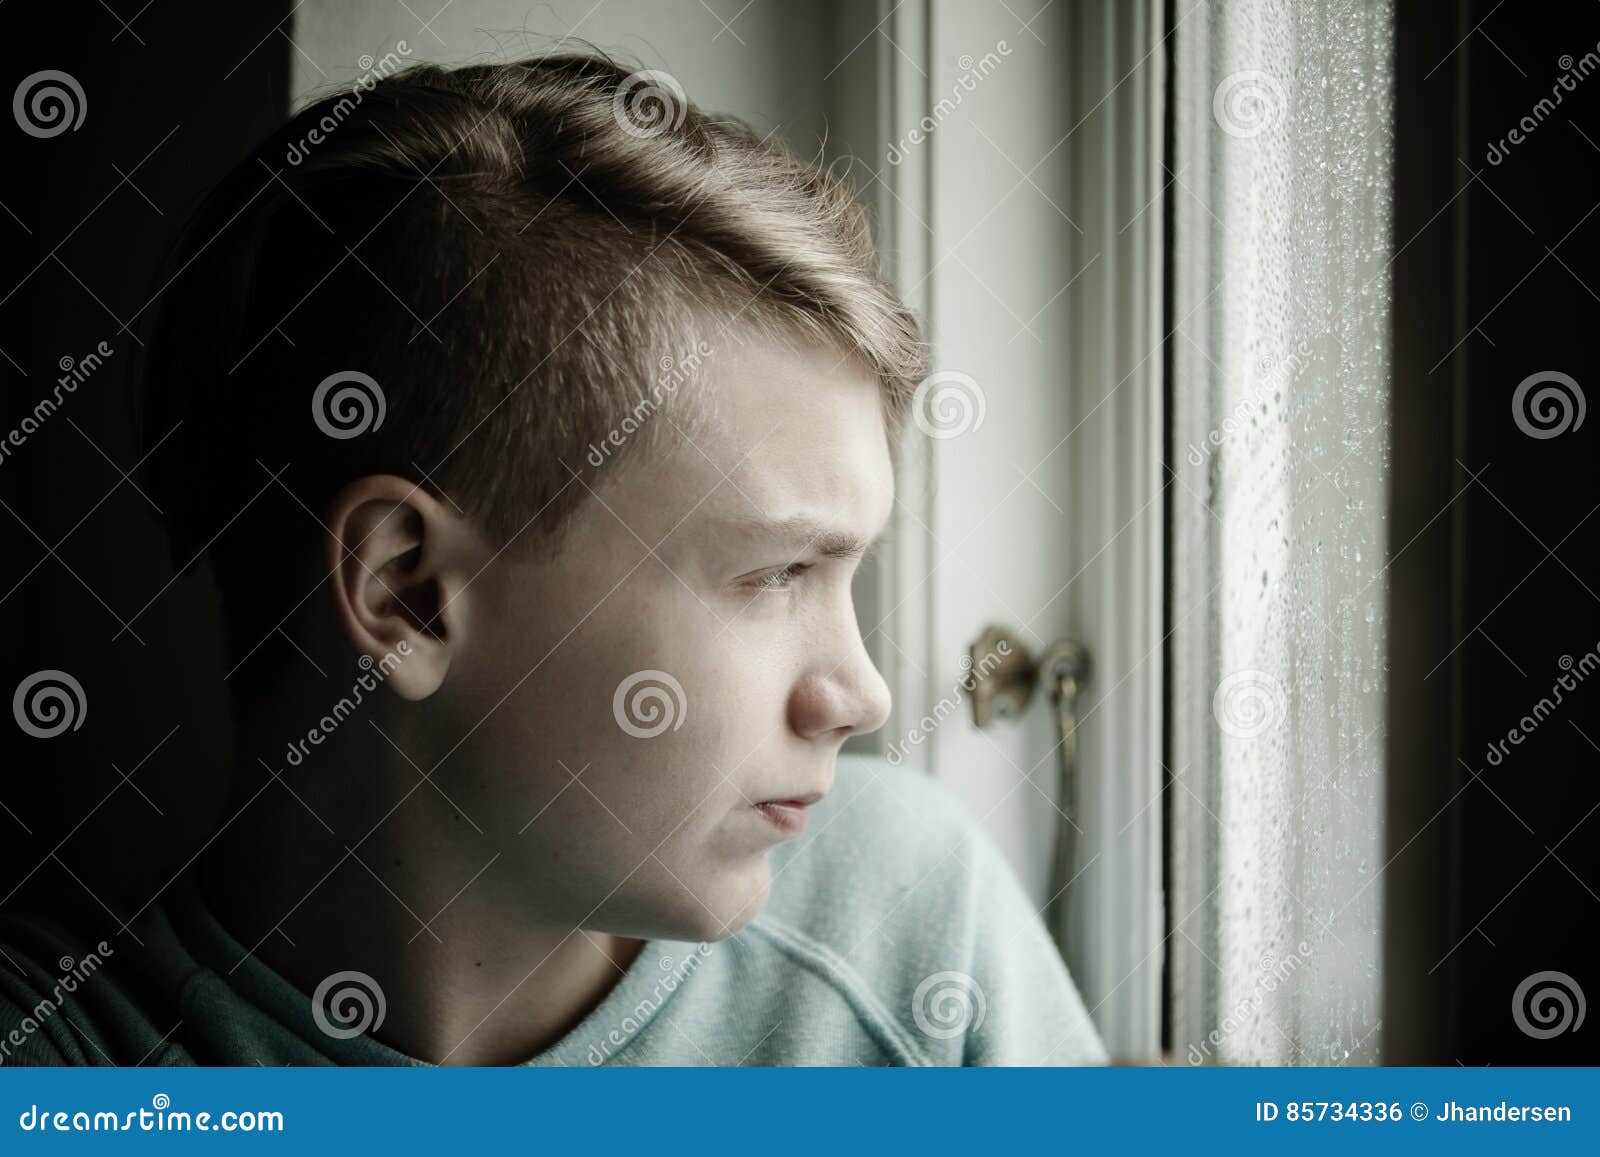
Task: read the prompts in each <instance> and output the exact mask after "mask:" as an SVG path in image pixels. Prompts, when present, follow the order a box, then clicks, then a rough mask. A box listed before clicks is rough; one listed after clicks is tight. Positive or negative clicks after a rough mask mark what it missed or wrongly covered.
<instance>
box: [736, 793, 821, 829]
mask: <svg viewBox="0 0 1600 1157" xmlns="http://www.w3.org/2000/svg"><path fill="white" fill-rule="evenodd" d="M822 794H823V793H822V792H820V791H814V792H811V793H810V794H808V795H802V796H797V797H795V798H793V799H769V800H763V801H762V802H761V803H758V804H755V805H753V810H755V811H756V812H757V813H759V814H760V815H761V816H762V817H764V818H765V819H766V820H767V822H768V823H770V824H772V826H773V827H775V828H777V829H778V830H779V831H781V832H783V833H785V834H786V835H791V836H797V835H799V834H800V833H801V832H803V831H805V830H806V818H807V815H808V813H809V812H810V810H811V805H812V804H814V803H816V802H817V801H818V800H820V799H821V798H822Z"/></svg>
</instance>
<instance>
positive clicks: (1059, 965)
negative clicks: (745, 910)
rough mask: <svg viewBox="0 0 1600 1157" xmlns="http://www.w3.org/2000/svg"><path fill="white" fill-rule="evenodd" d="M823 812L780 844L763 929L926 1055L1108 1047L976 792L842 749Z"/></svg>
mask: <svg viewBox="0 0 1600 1157" xmlns="http://www.w3.org/2000/svg"><path fill="white" fill-rule="evenodd" d="M812 813H813V814H812V815H811V817H810V823H809V824H808V829H809V830H808V831H807V833H806V835H805V836H804V837H802V838H800V839H797V840H794V841H792V842H791V843H789V844H786V845H783V846H781V847H779V848H777V849H774V851H773V853H772V860H771V863H772V870H773V885H772V894H771V897H770V899H769V901H768V904H767V907H766V909H765V910H764V911H763V912H762V913H761V915H760V916H758V917H757V918H756V919H755V920H753V921H752V922H751V924H750V928H751V929H752V930H754V931H756V932H757V933H758V934H760V935H763V936H765V937H766V938H767V939H768V940H769V941H771V942H772V943H773V944H774V945H775V946H776V947H777V948H778V949H779V950H780V951H782V952H784V953H785V954H786V955H787V956H789V957H790V958H791V959H792V960H793V961H795V962H796V963H798V964H800V965H801V966H802V967H805V968H807V969H808V970H809V971H812V972H814V973H817V974H820V975H824V976H827V977H828V978H829V979H830V981H831V982H832V983H833V984H834V985H835V986H836V987H837V988H839V989H841V990H848V991H847V993H846V995H847V998H848V999H850V1000H851V1002H852V1003H853V1004H855V1005H856V1006H857V1009H858V1013H861V1014H862V1015H864V1016H865V1017H875V1018H876V1019H878V1020H879V1022H880V1023H883V1024H887V1025H888V1026H889V1028H890V1030H892V1035H894V1036H896V1037H898V1038H899V1039H900V1041H901V1042H902V1044H903V1045H904V1050H903V1051H906V1052H908V1053H909V1054H910V1055H913V1056H917V1057H921V1058H922V1059H923V1061H924V1063H933V1064H1027V1065H1061V1064H1085V1063H1087V1064H1095V1063H1103V1061H1104V1060H1105V1051H1104V1048H1103V1046H1102V1045H1101V1043H1100V1040H1099V1037H1098V1034H1097V1033H1096V1031H1095V1028H1094V1026H1093V1024H1092V1022H1091V1020H1090V1017H1089V1015H1088V1013H1087V1010H1086V1009H1085V1008H1084V1005H1083V1002H1082V1000H1081V998H1080V997H1079V995H1078V992H1077V990H1076V987H1075V986H1074V985H1073V983H1072V979H1071V977H1070V976H1069V975H1068V974H1067V970H1066V966H1065V965H1064V963H1063V962H1062V959H1061V955H1060V953H1059V952H1058V951H1057V949H1056V946H1055V944H1054V943H1053V942H1052V941H1051V939H1050V937H1049V934H1048V933H1047V932H1046V931H1045V928H1044V925H1043V923H1042V922H1041V920H1040V918H1039V914H1038V911H1037V909H1036V907H1035V905H1034V903H1033V902H1032V901H1031V900H1030V899H1029V897H1028V896H1027V893H1026V892H1025V890H1024V889H1023V887H1022V883H1021V881H1020V880H1019V879H1018V878H1017V875H1016V873H1015V871H1014V870H1013V869H1012V867H1011V864H1010V863H1009V862H1008V860H1007V858H1006V857H1005V855H1004V854H1003V853H1002V852H1001V850H1000V849H999V847H998V846H997V845H996V844H995V843H994V841H993V840H992V839H991V838H990V836H989V835H988V833H987V832H986V831H985V830H984V828H983V826H982V824H981V823H980V822H979V820H978V818H977V817H976V816H974V815H973V814H972V812H971V811H970V810H969V809H968V808H967V807H966V805H965V804H963V803H962V802H961V801H960V800H959V799H957V798H956V797H955V796H954V795H953V794H951V793H950V792H949V791H948V790H947V789H946V788H944V787H943V786H941V785H940V784H939V783H938V782H937V781H935V780H934V779H933V778H932V777H931V776H929V775H926V774H924V773H921V772H918V771H913V770H910V769H907V768H904V767H899V766H895V765H891V764H890V763H888V762H887V761H886V760H884V759H882V758H876V757H864V756H841V757H840V759H839V761H838V772H837V775H836V777H835V781H834V788H833V790H832V791H831V792H829V793H828V795H827V797H825V798H824V799H823V800H822V801H821V802H819V803H818V804H816V805H814V807H813V809H812Z"/></svg>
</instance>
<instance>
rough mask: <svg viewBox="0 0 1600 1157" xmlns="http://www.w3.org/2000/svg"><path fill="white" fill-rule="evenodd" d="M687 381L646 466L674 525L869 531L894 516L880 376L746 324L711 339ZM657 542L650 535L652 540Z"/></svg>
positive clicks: (653, 495) (653, 497)
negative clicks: (765, 523)
mask: <svg viewBox="0 0 1600 1157" xmlns="http://www.w3.org/2000/svg"><path fill="white" fill-rule="evenodd" d="M707 345H708V347H709V350H710V352H709V353H708V354H707V355H706V356H705V357H704V358H703V359H702V361H701V364H700V365H699V367H698V368H697V371H696V373H695V374H694V376H693V378H692V380H689V381H686V382H684V384H683V385H682V387H681V390H682V393H683V395H684V396H683V397H682V398H681V400H682V401H683V402H685V403H687V405H686V406H685V407H684V408H683V409H684V410H688V411H690V412H693V413H694V414H696V415H698V416H699V419H700V420H698V421H695V422H693V423H690V422H686V421H679V420H678V419H679V417H680V416H681V415H682V412H683V411H682V410H677V409H676V408H673V407H669V408H668V409H667V410H665V411H663V415H662V416H664V417H668V418H671V419H672V420H673V422H674V427H673V428H672V429H671V430H670V431H668V433H669V434H670V436H669V437H666V438H663V439H661V442H660V443H659V445H660V446H661V450H660V451H659V453H660V455H661V457H660V458H659V459H658V460H657V461H656V463H655V464H654V465H653V466H651V467H649V468H647V469H646V470H645V471H644V472H643V473H644V474H645V475H646V476H648V478H649V479H650V484H649V486H648V487H646V489H647V490H648V491H650V493H649V494H648V495H638V496H636V497H639V498H643V499H646V500H648V501H651V502H653V503H657V504H659V506H660V508H661V509H660V511H659V512H660V513H661V514H662V515H664V516H666V517H667V518H669V519H670V520H671V521H670V524H669V525H670V526H678V527H681V528H682V530H680V531H679V534H678V535H675V537H678V536H681V534H682V533H683V531H687V530H689V529H690V528H691V527H700V528H703V527H711V528H717V527H726V528H732V527H734V526H736V525H738V524H741V523H745V522H748V521H749V520H750V519H752V518H756V519H771V520H779V519H794V518H809V519H811V520H813V521H815V522H817V523H819V524H822V525H825V526H827V527H829V528H832V529H838V530H840V531H843V532H847V533H852V534H861V535H866V536H868V537H870V536H871V535H872V534H875V533H876V532H877V530H878V529H879V527H881V526H882V524H883V523H884V522H885V521H886V520H887V519H888V516H889V511H890V509H891V508H892V506H893V502H894V472H893V466H892V463H891V461H890V457H889V449H888V442H887V438H886V436H885V432H884V424H883V415H882V403H881V400H880V393H879V384H878V382H877V379H876V378H875V377H874V376H873V375H872V374H871V373H870V372H869V371H868V369H867V368H866V367H865V365H863V364H862V363H861V362H860V361H859V360H858V359H856V358H854V357H850V356H847V355H845V354H843V353H842V352H841V351H839V350H837V349H835V348H833V347H831V346H827V345H823V344H820V343H815V342H810V341H806V340H803V339H800V338H790V339H787V340H785V339H782V338H778V337H774V336H770V335H767V334H764V333H759V332H755V331H750V330H746V331H744V332H743V333H741V334H740V335H739V336H738V337H737V338H734V337H731V336H730V335H729V334H726V333H725V334H722V335H719V336H718V337H716V338H712V339H708V342H707ZM652 541H653V540H652Z"/></svg>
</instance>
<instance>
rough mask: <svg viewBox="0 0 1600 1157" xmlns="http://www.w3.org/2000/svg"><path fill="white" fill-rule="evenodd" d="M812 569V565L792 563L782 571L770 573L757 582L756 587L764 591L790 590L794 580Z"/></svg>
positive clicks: (761, 576)
mask: <svg viewBox="0 0 1600 1157" xmlns="http://www.w3.org/2000/svg"><path fill="white" fill-rule="evenodd" d="M810 569H811V564H810V563H799V562H792V563H790V564H789V565H788V566H786V567H784V568H783V569H782V570H774V571H768V572H767V573H766V574H764V575H760V576H759V577H757V579H756V580H755V586H756V588H757V589H758V590H762V591H784V590H788V589H789V586H790V585H791V584H792V583H793V582H794V580H795V579H796V578H797V577H799V576H800V575H802V574H804V573H805V572H806V571H808V570H810Z"/></svg>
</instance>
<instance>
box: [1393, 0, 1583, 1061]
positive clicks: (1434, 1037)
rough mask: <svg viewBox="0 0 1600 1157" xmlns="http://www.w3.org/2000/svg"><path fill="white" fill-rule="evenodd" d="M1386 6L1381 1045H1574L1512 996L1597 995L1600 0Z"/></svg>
mask: <svg viewBox="0 0 1600 1157" xmlns="http://www.w3.org/2000/svg"><path fill="white" fill-rule="evenodd" d="M1396 8H1397V10H1398V18H1399V27H1398V55H1397V76H1398V78H1399V86H1398V125H1397V139H1396V152H1395V160H1396V218H1395V244H1396V247H1397V248H1400V254H1399V256H1398V258H1397V259H1396V260H1395V263H1394V290H1395V348H1396V379H1395V431H1394V433H1395V438H1394V504H1393V514H1394V521H1393V533H1392V553H1393V555H1394V565H1393V569H1392V571H1391V582H1392V606H1391V621H1392V623H1393V639H1394V644H1393V661H1392V670H1391V673H1390V675H1391V686H1392V688H1393V695H1394V700H1393V710H1392V713H1391V719H1390V811H1389V817H1388V820H1389V830H1388V841H1389V846H1390V851H1391V856H1392V857H1393V858H1392V862H1391V865H1390V868H1389V871H1388V873H1387V877H1386V883H1387V886H1388V893H1387V900H1388V904H1389V920H1388V924H1389V936H1388V950H1387V959H1386V961H1385V983H1386V986H1387V998H1386V1010H1385V1026H1384V1028H1385V1039H1386V1042H1387V1059H1388V1060H1389V1061H1391V1062H1394V1063H1423V1062H1432V1063H1441V1064H1452V1063H1455V1062H1456V1061H1460V1062H1462V1063H1464V1064H1487V1063H1493V1064H1563V1063H1573V1062H1578V1061H1585V1062H1588V1063H1593V1062H1594V1061H1595V1060H1596V1059H1597V1058H1600V1025H1596V1024H1594V1023H1593V1022H1592V1020H1591V1019H1590V1018H1588V1017H1586V1023H1585V1025H1584V1027H1583V1028H1581V1029H1578V1030H1577V1031H1567V1032H1563V1033H1560V1034H1559V1035H1555V1036H1551V1037H1549V1038H1547V1039H1544V1038H1540V1037H1538V1036H1534V1035H1530V1034H1529V1033H1527V1032H1525V1031H1524V1030H1523V1029H1522V1028H1521V1027H1519V1025H1518V1022H1517V1017H1516V1016H1515V1015H1514V1013H1513V998H1514V996H1515V994H1516V993H1517V990H1518V988H1519V986H1521V985H1523V983H1524V982H1525V981H1527V980H1528V979H1529V978H1530V977H1533V976H1535V974H1538V973H1542V972H1547V971H1554V972H1560V973H1564V974H1565V975H1566V977H1568V978H1570V981H1571V982H1572V983H1571V984H1570V985H1569V984H1567V983H1566V982H1561V981H1557V982H1555V983H1557V984H1559V985H1560V987H1561V988H1563V989H1565V990H1566V991H1567V992H1568V994H1569V997H1568V999H1569V1000H1570V1001H1571V1002H1572V1003H1573V1006H1574V1008H1575V1007H1576V1000H1577V994H1578V993H1581V994H1582V999H1583V1000H1584V1002H1585V1004H1587V1002H1588V1001H1590V1000H1593V999H1594V998H1596V997H1597V996H1600V969H1597V968H1596V967H1595V963H1594V960H1595V958H1594V952H1593V941H1594V936H1593V929H1594V928H1595V927H1596V925H1597V923H1600V856H1597V850H1600V810H1597V809H1600V775H1597V770H1596V769H1597V766H1600V747H1597V746H1596V745H1597V744H1600V726H1597V725H1596V723H1595V721H1594V718H1593V716H1594V711H1593V705H1594V702H1595V687H1594V684H1595V683H1600V672H1595V673H1594V674H1592V675H1590V676H1588V678H1587V680H1584V679H1581V678H1580V671H1581V670H1583V669H1585V668H1586V667H1587V666H1588V664H1592V663H1593V662H1594V660H1595V658H1596V656H1597V654H1600V651H1597V648H1600V615H1597V613H1596V612H1597V608H1600V572H1597V568H1596V567H1595V566H1594V563H1593V559H1594V558H1595V557H1596V554H1597V551H1596V547H1597V546H1600V515H1596V508H1597V504H1600V493H1597V489H1600V487H1597V486H1596V472H1595V429H1596V425H1597V419H1596V417H1595V416H1594V415H1593V414H1587V413H1586V411H1587V409H1588V407H1589V405H1591V404H1592V403H1593V402H1594V401H1596V399H1597V393H1600V374H1597V373H1596V369H1597V361H1600V359H1597V356H1596V349H1597V341H1596V338H1597V335H1600V268H1597V266H1596V264H1595V261H1594V253H1595V239H1596V238H1597V237H1600V208H1597V206H1600V179H1597V178H1600V67H1595V66H1596V65H1597V64H1600V11H1597V10H1596V9H1595V7H1594V6H1593V5H1541V6H1538V7H1537V9H1534V10H1530V9H1529V8H1527V7H1526V6H1521V7H1519V6H1516V5H1506V6H1504V7H1496V6H1495V4H1494V3H1493V0H1467V2H1464V3H1461V4H1459V5H1440V6H1435V5H1431V4H1411V3H1404V2H1401V3H1398V4H1397V5H1396ZM1585 54H1589V59H1588V63H1587V64H1584V63H1583V58H1584V56H1585ZM1585 69H1592V71H1591V72H1590V73H1589V75H1587V76H1586V77H1583V78H1581V79H1580V78H1578V77H1577V76H1576V75H1575V74H1576V73H1577V72H1579V71H1580V70H1585ZM1563 76H1566V77H1567V78H1568V82H1569V85H1570V90H1569V88H1568V87H1567V86H1563V85H1562V84H1561V83H1560V78H1562V77H1563ZM1556 90H1558V91H1559V93H1560V100H1559V102H1557V101H1556V99H1555V95H1554V92H1555V91H1556ZM1546 98H1548V99H1549V101H1550V103H1549V105H1548V106H1545V107H1543V108H1540V107H1538V105H1539V102H1540V101H1541V100H1542V99H1546ZM1525 117H1529V118H1532V119H1533V126H1534V127H1532V128H1531V130H1528V131H1526V132H1524V131H1523V130H1522V129H1521V128H1519V125H1520V124H1521V122H1522V121H1523V118H1525ZM1513 129H1517V130H1518V132H1519V133H1521V134H1522V135H1523V137H1524V139H1523V140H1522V141H1521V142H1520V143H1518V142H1515V141H1513V140H1511V139H1509V134H1510V131H1511V130H1513ZM1544 371H1559V372H1561V373H1564V374H1566V375H1569V376H1570V377H1571V378H1572V379H1573V380H1574V381H1575V382H1576V389H1573V388H1572V387H1570V386H1561V387H1560V389H1561V390H1562V393H1563V395H1564V396H1565V398H1566V405H1565V407H1559V406H1558V407H1555V408H1553V409H1551V410H1550V411H1549V413H1548V415H1547V416H1546V417H1545V418H1544V419H1541V418H1540V417H1539V416H1538V414H1537V413H1536V412H1534V411H1533V410H1532V409H1531V408H1530V405H1529V404H1528V401H1527V400H1526V399H1525V400H1524V402H1523V404H1522V405H1520V406H1519V405H1517V403H1516V398H1517V390H1518V387H1519V385H1520V384H1521V383H1523V382H1524V381H1525V380H1527V379H1528V378H1529V377H1530V375H1534V374H1538V373H1542V372H1544ZM1538 388H1539V387H1538V386H1534V387H1531V389H1532V390H1533V391H1537V389H1538ZM1533 396H1536V393H1530V394H1529V395H1528V398H1531V397H1533ZM1580 411H1582V412H1584V416H1583V417H1582V420H1581V425H1580V424H1579V414H1580ZM1563 428H1564V432H1560V433H1555V431H1556V430H1559V429H1563ZM1530 429H1531V430H1533V431H1535V433H1530V432H1529V430H1530ZM1545 433H1549V434H1550V436H1547V437H1541V436H1536V434H1545ZM1585 655H1587V656H1588V657H1589V658H1588V661H1587V663H1586V662H1585V661H1584V656H1585ZM1568 665H1571V666H1572V669H1571V670H1570V671H1568V670H1567V669H1566V668H1567V666H1568ZM1562 676H1566V677H1567V678H1568V680H1569V682H1570V683H1571V684H1572V685H1575V687H1576V691H1575V692H1574V691H1573V690H1569V689H1567V688H1565V687H1562V688H1560V690H1559V696H1560V698H1561V700H1562V701H1561V702H1559V703H1557V702H1556V699H1557V688H1558V679H1560V678H1561V677H1562ZM1541 700H1548V707H1549V708H1552V710H1548V712H1547V709H1546V708H1545V707H1537V710H1538V712H1539V717H1537V718H1533V722H1534V726H1533V727H1532V728H1527V727H1526V726H1525V724H1524V722H1523V720H1524V717H1525V716H1527V717H1533V714H1534V712H1535V710H1536V705H1538V704H1540V701H1541ZM1513 728H1516V729H1517V732H1518V735H1519V736H1523V735H1525V736H1526V737H1525V738H1520V739H1518V740H1517V741H1516V742H1513V741H1512V740H1511V738H1510V733H1511V730H1512V729H1513ZM1491 751H1493V754H1492V755H1491ZM1549 983H1550V982H1547V981H1534V982H1532V985H1531V989H1530V992H1531V991H1534V990H1537V989H1540V988H1548V987H1549ZM1574 989H1575V990H1576V991H1574ZM1545 1009H1546V1011H1547V1012H1551V1013H1554V1012H1555V1010H1556V1005H1555V1004H1546V1005H1545ZM1533 1011H1534V1010H1533V1009H1531V1008H1530V1007H1529V1006H1528V1005H1527V1002H1524V1010H1523V1017H1524V1020H1525V1021H1526V1022H1527V1023H1528V1024H1530V1025H1532V1026H1533V1027H1534V1028H1539V1027H1540V1024H1539V1022H1538V1021H1537V1020H1536V1019H1534V1017H1533V1016H1532V1013H1533Z"/></svg>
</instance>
